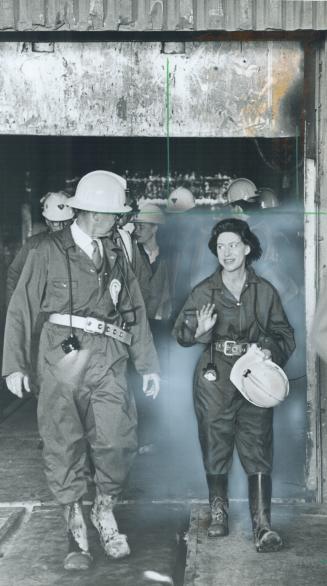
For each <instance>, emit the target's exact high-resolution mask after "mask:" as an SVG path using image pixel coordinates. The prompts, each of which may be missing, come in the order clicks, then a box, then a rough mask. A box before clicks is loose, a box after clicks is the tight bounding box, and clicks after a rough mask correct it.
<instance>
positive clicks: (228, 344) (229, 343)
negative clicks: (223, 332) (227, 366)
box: [224, 340, 235, 356]
mask: <svg viewBox="0 0 327 586" xmlns="http://www.w3.org/2000/svg"><path fill="white" fill-rule="evenodd" d="M233 346H235V341H234V340H225V342H224V354H225V356H235V351H233Z"/></svg>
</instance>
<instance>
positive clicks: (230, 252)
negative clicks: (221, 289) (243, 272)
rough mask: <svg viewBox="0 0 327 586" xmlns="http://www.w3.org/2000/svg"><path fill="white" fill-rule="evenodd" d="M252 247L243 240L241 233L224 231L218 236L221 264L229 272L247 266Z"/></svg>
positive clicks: (218, 251)
mask: <svg viewBox="0 0 327 586" xmlns="http://www.w3.org/2000/svg"><path fill="white" fill-rule="evenodd" d="M249 252H250V247H249V246H248V245H247V244H244V242H242V240H241V237H240V235H239V234H235V233H234V232H223V233H222V234H219V236H218V238H217V255H218V260H219V264H220V266H222V267H223V269H224V270H226V271H228V272H229V273H231V272H233V271H236V270H237V269H239V268H241V267H244V266H245V259H246V256H247V255H248V254H249Z"/></svg>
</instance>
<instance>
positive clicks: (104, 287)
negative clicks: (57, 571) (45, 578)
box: [3, 171, 159, 570]
mask: <svg viewBox="0 0 327 586" xmlns="http://www.w3.org/2000/svg"><path fill="white" fill-rule="evenodd" d="M69 205H70V206H71V207H72V208H73V209H76V210H77V211H78V215H77V219H76V220H75V222H74V223H73V224H72V225H71V226H68V227H66V228H64V230H62V231H59V232H56V233H54V234H53V235H52V236H51V237H49V238H48V239H47V240H45V241H44V242H43V243H42V244H40V246H39V247H38V248H37V249H35V250H32V251H31V252H30V254H29V256H28V258H27V260H26V263H25V266H24V269H23V272H22V275H21V278H20V280H19V282H18V284H17V287H16V289H15V291H14V293H13V296H12V298H11V301H10V304H9V308H8V314H7V322H6V329H5V338H4V358H3V375H4V376H5V377H6V382H7V386H8V388H9V390H10V391H11V392H12V393H14V394H15V395H17V396H18V397H21V396H22V394H23V390H24V389H25V390H26V391H28V390H29V372H30V368H29V351H30V339H31V332H32V331H33V326H34V324H35V321H36V319H37V316H38V315H39V313H40V311H41V312H45V313H47V314H48V321H47V322H46V323H45V325H44V327H43V330H42V334H41V340H40V349H39V371H40V379H41V391H40V396H39V402H38V425H39V431H40V435H41V438H42V440H43V443H44V453H43V455H44V459H45V472H46V476H47V480H48V484H49V487H50V489H51V491H52V493H53V494H54V496H55V498H56V500H57V501H58V502H59V503H60V504H62V505H63V507H64V516H65V520H66V526H67V534H68V542H69V549H68V554H67V556H66V558H65V561H64V567H65V569H67V570H75V569H77V570H85V569H88V568H89V567H90V564H91V561H92V556H91V554H90V551H89V546H88V536H87V529H86V524H85V520H84V517H83V509H82V499H83V496H84V495H85V493H86V489H87V486H86V476H85V465H86V441H87V442H88V444H89V445H90V448H91V449H90V453H91V458H92V461H93V466H94V469H95V484H96V498H95V502H94V505H93V508H92V512H91V521H92V523H93V525H94V526H95V527H96V529H97V530H98V532H99V535H100V541H101V544H102V546H103V548H104V550H105V553H106V554H107V555H108V556H109V557H112V558H121V557H125V556H127V555H129V553H130V549H129V546H128V542H127V539H126V536H125V535H122V534H121V533H119V530H118V527H117V524H116V520H115V517H114V514H113V506H114V504H115V502H116V500H117V498H118V497H119V495H120V494H121V490H122V485H123V483H124V481H125V479H126V476H127V473H128V471H129V469H130V466H131V463H132V461H133V458H134V455H135V453H136V450H137V434H136V425H137V421H136V411H135V402H134V398H133V396H132V393H131V392H130V391H129V390H128V388H127V384H126V365H127V361H128V359H129V358H131V359H132V361H133V362H134V365H135V367H136V369H137V371H138V372H139V373H140V374H141V375H142V376H143V390H144V393H145V394H146V395H147V396H149V397H150V398H155V397H156V396H157V394H158V392H159V376H158V374H157V373H158V370H159V367H158V359H157V354H156V351H155V348H154V345H153V340H152V335H151V332H150V328H149V324H148V321H147V318H146V310H145V307H144V302H143V298H142V295H141V292H140V289H139V286H138V283H137V281H136V278H135V276H134V273H133V272H132V271H131V269H130V267H129V264H128V262H127V261H126V258H125V256H124V254H123V253H122V251H121V250H120V249H119V248H117V247H115V246H114V244H113V242H112V239H111V238H110V233H111V231H112V229H113V226H114V224H115V220H116V217H117V215H119V214H122V213H124V212H125V211H128V210H129V208H128V206H126V203H125V190H124V188H123V185H122V182H121V178H120V177H118V176H117V175H115V174H113V173H110V172H108V171H93V172H91V173H88V174H87V175H85V176H84V177H83V178H82V179H81V180H80V182H79V184H78V186H77V190H76V194H75V196H74V197H73V198H71V200H70V201H69Z"/></svg>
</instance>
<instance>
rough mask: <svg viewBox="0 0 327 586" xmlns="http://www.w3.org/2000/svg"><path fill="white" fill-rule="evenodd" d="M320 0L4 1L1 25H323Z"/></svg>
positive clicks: (326, 23) (326, 22)
mask: <svg viewBox="0 0 327 586" xmlns="http://www.w3.org/2000/svg"><path fill="white" fill-rule="evenodd" d="M326 28H327V1H320V0H318V1H317V0H313V1H310V0H302V1H299V0H0V30H20V31H24V30H37V31H42V30H76V31H88V30H90V31H96V30H98V31H101V30H108V31H114V30H127V31H153V30H159V31H160V30H169V31H178V30H198V31H200V30H226V31H244V30H254V31H266V30H286V31H294V30H299V29H302V30H308V29H309V30H310V29H313V30H323V29H326Z"/></svg>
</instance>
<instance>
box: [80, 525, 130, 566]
mask: <svg viewBox="0 0 327 586" xmlns="http://www.w3.org/2000/svg"><path fill="white" fill-rule="evenodd" d="M90 519H91V523H92V525H93V526H94V527H95V529H96V530H97V532H98V533H99V538H100V543H101V546H102V549H103V550H104V552H105V554H106V556H108V557H109V558H110V559H113V560H121V559H123V558H126V557H128V556H129V555H130V554H131V550H130V548H129V545H128V544H127V549H125V551H124V552H122V553H121V554H118V555H116V554H114V555H113V554H112V553H110V552H109V551H108V550H107V544H106V543H105V541H104V540H103V539H102V536H101V528H100V526H99V524H98V523H97V521H96V520H95V519H94V516H93V515H92V514H91V515H90Z"/></svg>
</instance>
